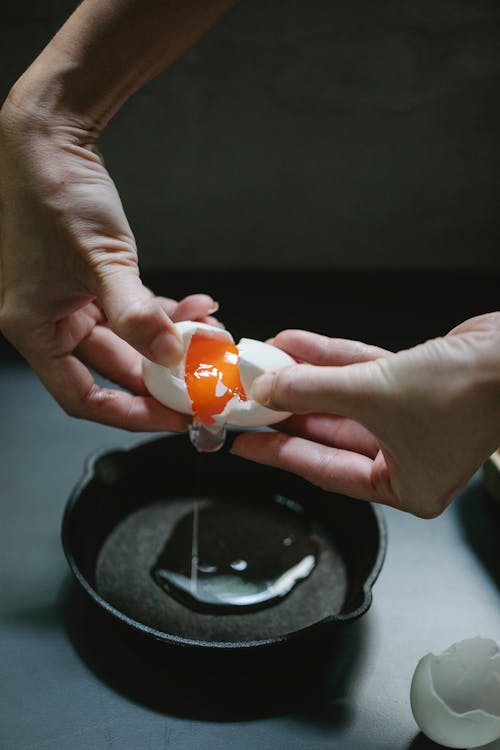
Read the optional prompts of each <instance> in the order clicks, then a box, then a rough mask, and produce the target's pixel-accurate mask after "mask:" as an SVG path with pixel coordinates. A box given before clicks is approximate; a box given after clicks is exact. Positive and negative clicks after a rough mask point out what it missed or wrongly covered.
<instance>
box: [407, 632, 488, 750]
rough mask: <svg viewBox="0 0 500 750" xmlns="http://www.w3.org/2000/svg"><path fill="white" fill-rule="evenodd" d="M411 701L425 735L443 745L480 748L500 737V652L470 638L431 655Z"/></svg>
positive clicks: (413, 687)
mask: <svg viewBox="0 0 500 750" xmlns="http://www.w3.org/2000/svg"><path fill="white" fill-rule="evenodd" d="M410 702H411V708H412V711H413V716H414V717H415V721H416V722H417V724H418V726H419V727H420V729H421V730H422V732H423V733H424V734H425V735H427V737H429V738H430V739H431V740H434V742H437V743H439V744H441V745H446V746H447V747H454V748H476V747H480V746H481V745H486V744H487V743H490V742H492V741H493V740H496V739H498V738H499V737H500V650H499V648H498V645H497V643H495V641H493V640H491V639H489V638H480V637H476V638H467V639H465V640H463V641H460V642H458V643H454V644H453V645H452V646H450V648H448V649H447V650H446V651H444V652H443V653H442V654H438V655H436V654H432V653H431V654H427V655H426V656H424V657H423V658H422V659H421V660H420V661H419V663H418V665H417V668H416V669H415V673H414V675H413V679H412V684H411V690H410Z"/></svg>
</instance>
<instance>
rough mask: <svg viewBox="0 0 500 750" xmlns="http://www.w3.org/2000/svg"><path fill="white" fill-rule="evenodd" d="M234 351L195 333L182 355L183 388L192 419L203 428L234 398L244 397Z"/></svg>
mask: <svg viewBox="0 0 500 750" xmlns="http://www.w3.org/2000/svg"><path fill="white" fill-rule="evenodd" d="M238 360H239V356H238V349H237V348H236V346H235V345H234V344H232V343H231V342H230V341H227V340H221V339H216V338H209V337H208V336H205V335H204V334H203V332H201V331H196V332H195V333H194V334H193V336H192V337H191V342H190V344H189V347H188V350H187V353H186V364H185V375H184V380H185V382H186V388H187V391H188V394H189V398H190V399H191V403H192V405H193V416H194V418H195V419H197V420H198V421H199V422H203V424H214V421H215V420H214V416H215V415H216V414H221V412H223V411H224V408H225V406H226V404H227V403H228V402H229V401H230V400H231V399H232V398H233V397H234V396H238V397H239V399H240V401H246V400H247V397H246V394H245V390H244V388H243V385H242V383H241V378H240V370H239V367H238Z"/></svg>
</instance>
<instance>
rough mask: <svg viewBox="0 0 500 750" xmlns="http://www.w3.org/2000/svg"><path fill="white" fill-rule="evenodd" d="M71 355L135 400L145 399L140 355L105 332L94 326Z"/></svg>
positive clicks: (145, 389) (146, 392)
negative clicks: (133, 396) (136, 397)
mask: <svg viewBox="0 0 500 750" xmlns="http://www.w3.org/2000/svg"><path fill="white" fill-rule="evenodd" d="M74 353H75V355H76V356H77V357H78V359H79V360H80V361H81V362H83V363H84V364H85V365H87V367H91V368H92V369H93V370H95V371H96V372H98V373H99V374H100V375H102V376H103V377H105V378H106V379H107V380H111V381H112V382H113V383H117V384H118V385H121V386H122V387H123V388H126V389H127V390H129V391H131V392H132V393H134V394H135V395H137V396H139V395H142V396H148V395H149V391H148V390H147V388H146V386H145V385H144V380H143V377H142V357H141V355H140V354H139V352H138V351H136V350H135V349H133V348H132V347H131V346H130V344H127V342H126V341H123V339H121V338H120V337H119V336H117V335H116V333H113V331H111V330H110V329H109V328H105V327H104V326H100V325H97V326H95V327H94V328H93V329H92V331H91V332H90V333H89V335H88V336H87V337H86V338H85V339H84V340H83V341H82V342H81V343H80V344H79V345H78V347H77V348H76V349H75V352H74Z"/></svg>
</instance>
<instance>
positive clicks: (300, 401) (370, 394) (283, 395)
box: [249, 360, 383, 421]
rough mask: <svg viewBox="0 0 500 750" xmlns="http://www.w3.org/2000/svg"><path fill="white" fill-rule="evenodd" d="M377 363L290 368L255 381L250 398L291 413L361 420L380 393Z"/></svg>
mask: <svg viewBox="0 0 500 750" xmlns="http://www.w3.org/2000/svg"><path fill="white" fill-rule="evenodd" d="M382 390H383V378H382V373H381V367H380V360H373V361H370V362H362V363H356V364H353V365H346V366H341V367H322V366H315V365H307V364H298V365H291V366H290V367H284V368H283V369H282V370H278V371H277V372H268V373H265V374H264V375H261V376H260V377H259V378H256V379H255V380H254V382H253V384H252V387H251V389H250V394H249V395H250V398H252V399H254V400H255V401H258V402H259V403H261V404H262V405H263V406H267V407H269V408H270V409H277V410H278V411H289V412H293V413H294V414H311V413H325V412H326V413H329V414H337V415H338V416H342V417H350V418H352V419H355V420H357V421H364V420H365V419H366V418H367V417H368V416H369V415H370V414H373V412H374V407H376V405H377V401H378V399H377V396H378V395H379V394H381V393H382Z"/></svg>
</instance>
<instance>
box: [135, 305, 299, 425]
mask: <svg viewBox="0 0 500 750" xmlns="http://www.w3.org/2000/svg"><path fill="white" fill-rule="evenodd" d="M176 328H177V330H178V332H179V333H180V335H181V338H182V341H183V344H184V356H183V357H182V359H181V361H180V362H179V363H178V364H177V365H176V366H175V367H172V368H169V367H165V366H163V365H158V364H156V363H155V362H151V361H150V360H148V359H145V358H144V359H143V363H142V372H143V378H144V383H145V385H146V388H147V389H148V391H149V392H150V393H151V395H152V396H154V398H156V399H157V401H160V402H161V403H162V404H164V405H165V406H168V407H169V408H170V409H174V410H175V411H178V412H181V413H182V414H192V413H193V409H192V404H191V399H190V398H189V394H188V391H187V388H186V383H185V380H184V376H185V365H186V353H187V350H188V348H189V344H190V342H191V338H192V336H193V334H194V333H195V332H196V331H204V333H205V334H206V335H207V336H208V337H213V338H214V339H219V340H225V341H229V342H231V343H234V339H233V337H232V336H231V334H230V333H229V332H228V331H226V330H225V329H222V328H217V327H215V326H210V325H207V324H206V323H198V322H197V321H192V320H184V321H182V322H180V323H176ZM237 349H238V352H239V370H240V378H241V382H242V385H243V388H244V389H245V393H246V394H247V398H248V393H249V392H250V388H251V385H252V383H253V381H254V380H255V378H256V377H258V376H259V375H262V374H263V373H265V372H267V371H269V370H274V371H275V370H279V369H281V368H283V367H287V366H288V365H293V364H295V360H294V359H292V357H290V355H288V354H287V353H286V352H284V351H282V350H281V349H278V348H277V347H275V346H271V345H270V344H266V343H265V342H263V341H256V340H255V339H247V338H243V339H241V341H240V342H239V343H238V344H237ZM289 416H290V413H289V412H282V411H275V410H274V409H268V408H266V407H265V406H262V405H261V404H259V403H257V401H253V400H252V399H250V398H248V400H247V401H240V399H239V398H238V396H234V397H233V398H232V399H231V400H230V401H229V402H228V403H227V404H226V407H225V409H224V411H223V412H221V414H216V415H214V420H215V423H216V424H228V425H233V426H235V427H249V428H251V427H266V426H269V425H272V424H276V423H277V422H281V421H282V420H283V419H286V418H287V417H289Z"/></svg>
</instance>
